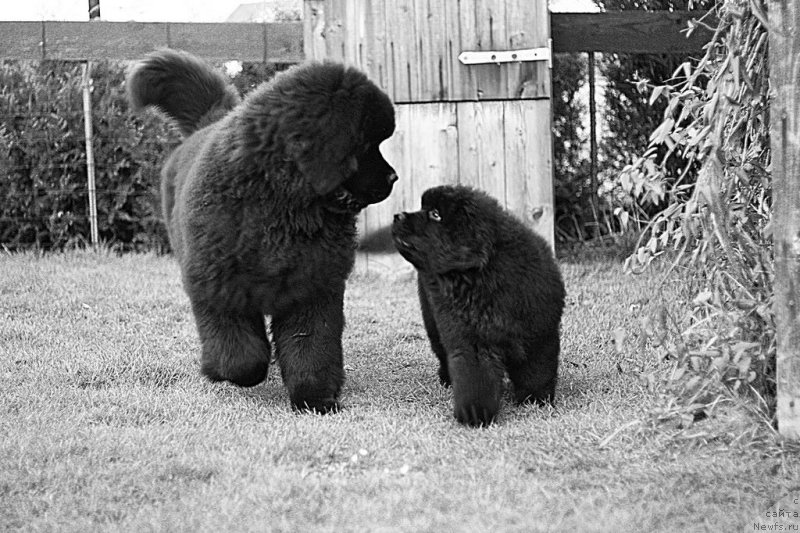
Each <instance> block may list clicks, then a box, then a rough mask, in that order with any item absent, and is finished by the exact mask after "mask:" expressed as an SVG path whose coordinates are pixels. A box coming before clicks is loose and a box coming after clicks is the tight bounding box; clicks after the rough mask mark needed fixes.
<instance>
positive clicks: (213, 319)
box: [192, 303, 271, 387]
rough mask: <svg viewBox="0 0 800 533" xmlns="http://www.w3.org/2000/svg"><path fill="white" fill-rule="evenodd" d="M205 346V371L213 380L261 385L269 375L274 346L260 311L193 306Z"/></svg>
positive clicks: (202, 368) (243, 384) (203, 345)
mask: <svg viewBox="0 0 800 533" xmlns="http://www.w3.org/2000/svg"><path fill="white" fill-rule="evenodd" d="M192 308H193V310H194V315H195V321H196V323H197V331H198V333H199V335H200V342H201V344H202V356H201V357H202V359H201V365H202V366H201V370H202V372H203V374H205V376H206V377H207V378H208V379H210V380H211V381H225V380H227V381H231V382H233V383H235V384H237V385H241V386H242V387H252V386H254V385H258V384H259V383H261V382H262V381H264V378H265V377H266V376H267V371H268V369H269V360H270V354H271V350H270V345H269V341H268V340H267V333H266V328H265V326H264V315H262V314H261V312H260V311H242V310H237V311H232V310H222V311H219V310H216V309H214V308H213V307H211V306H207V305H200V304H194V303H193V305H192Z"/></svg>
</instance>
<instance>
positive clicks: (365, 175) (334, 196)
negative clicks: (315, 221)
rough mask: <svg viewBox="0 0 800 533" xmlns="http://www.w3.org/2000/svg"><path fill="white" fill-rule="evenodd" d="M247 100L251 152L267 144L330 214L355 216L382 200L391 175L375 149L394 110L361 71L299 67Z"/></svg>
mask: <svg viewBox="0 0 800 533" xmlns="http://www.w3.org/2000/svg"><path fill="white" fill-rule="evenodd" d="M251 102H252V104H251V105H252V106H253V107H254V109H255V112H254V113H252V114H251V116H256V117H257V119H256V120H254V121H253V123H252V127H251V131H252V132H253V133H254V135H253V136H251V138H254V139H255V141H251V143H250V144H251V148H253V149H256V150H259V149H260V148H265V146H269V148H268V149H269V150H270V151H272V152H274V151H278V152H280V153H281V154H283V159H284V160H290V161H293V162H294V163H295V165H296V167H297V169H298V170H299V172H300V174H301V175H302V176H303V178H304V179H305V180H306V181H307V184H308V186H309V187H310V189H311V191H312V193H313V194H314V195H316V196H322V197H325V198H328V199H330V203H331V207H332V208H340V209H343V210H348V211H358V210H360V209H362V208H364V207H365V206H367V205H368V204H373V203H377V202H380V201H382V200H384V199H385V198H386V197H387V196H389V193H390V192H391V191H392V186H393V185H394V182H395V181H397V174H396V173H395V170H394V169H393V168H392V167H391V165H389V163H387V162H386V160H385V159H384V158H383V156H382V155H381V152H380V150H379V146H380V144H381V143H382V142H383V141H384V140H386V139H387V138H389V137H390V136H391V135H392V133H393V132H394V127H395V121H394V107H393V105H392V102H391V101H390V100H389V97H388V96H386V94H385V93H384V92H383V91H381V90H380V89H379V88H378V87H377V86H376V85H375V84H374V83H372V82H371V81H370V80H369V79H368V78H367V77H366V75H364V74H363V73H362V72H360V71H359V70H357V69H355V68H351V67H345V66H343V65H341V64H338V63H333V62H325V63H318V62H312V63H307V64H305V65H301V66H299V67H295V68H292V69H289V70H288V71H286V72H284V73H282V74H279V75H278V76H276V78H275V79H274V80H273V81H272V82H271V83H270V84H268V85H267V87H266V88H265V89H264V90H263V91H262V92H261V94H260V95H258V96H255V97H253V98H252V99H251ZM253 144H255V146H253Z"/></svg>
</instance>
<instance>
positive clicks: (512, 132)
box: [503, 100, 555, 246]
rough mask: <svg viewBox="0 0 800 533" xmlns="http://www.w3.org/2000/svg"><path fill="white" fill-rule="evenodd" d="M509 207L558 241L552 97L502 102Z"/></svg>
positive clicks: (532, 226) (527, 222) (543, 234)
mask: <svg viewBox="0 0 800 533" xmlns="http://www.w3.org/2000/svg"><path fill="white" fill-rule="evenodd" d="M503 106H504V112H503V115H504V117H505V120H504V121H503V126H504V128H505V130H504V135H503V136H504V138H505V150H504V153H505V168H506V180H505V182H506V207H508V209H509V210H510V211H511V212H513V213H514V214H515V215H517V216H518V217H519V218H520V219H521V220H522V221H523V222H524V223H525V224H526V225H527V226H528V227H530V228H532V229H533V230H534V231H536V232H537V233H539V234H540V235H542V236H543V237H544V238H545V239H547V242H549V243H550V246H554V245H555V237H554V233H553V228H554V222H555V221H554V213H555V210H554V201H553V154H552V152H553V148H552V139H551V136H550V123H551V110H550V102H549V100H510V101H507V102H503Z"/></svg>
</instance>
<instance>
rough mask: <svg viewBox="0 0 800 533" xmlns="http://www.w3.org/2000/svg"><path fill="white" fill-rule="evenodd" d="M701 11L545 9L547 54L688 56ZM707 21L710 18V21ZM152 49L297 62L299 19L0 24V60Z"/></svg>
mask: <svg viewBox="0 0 800 533" xmlns="http://www.w3.org/2000/svg"><path fill="white" fill-rule="evenodd" d="M704 14H705V12H701V11H676V12H641V11H623V12H608V13H551V14H550V23H551V31H552V38H553V51H554V52H591V51H595V52H641V53H682V54H687V53H692V52H698V51H700V50H701V49H702V47H703V45H704V44H705V43H707V42H708V40H709V38H710V36H711V30H710V29H709V28H708V27H707V26H704V25H702V24H701V25H699V26H698V28H697V30H696V31H694V32H693V33H692V35H691V36H690V37H688V38H687V37H686V35H685V33H683V30H685V29H686V27H687V23H688V22H689V21H690V20H693V19H700V18H702V17H703V16H704ZM712 25H713V23H712ZM160 47H170V48H179V49H181V50H186V51H188V52H191V53H193V54H195V55H198V56H200V57H204V58H206V59H211V60H232V59H237V60H240V61H267V62H274V63H297V62H299V61H302V60H303V59H304V57H305V56H304V52H303V24H302V23H301V22H285V23H265V24H259V23H174V22H169V23H167V22H103V21H93V22H50V21H42V22H0V58H2V59H29V60H42V59H61V60H75V61H86V60H100V59H119V60H129V59H138V58H140V57H142V55H144V54H145V53H147V52H149V51H151V50H153V49H155V48H160Z"/></svg>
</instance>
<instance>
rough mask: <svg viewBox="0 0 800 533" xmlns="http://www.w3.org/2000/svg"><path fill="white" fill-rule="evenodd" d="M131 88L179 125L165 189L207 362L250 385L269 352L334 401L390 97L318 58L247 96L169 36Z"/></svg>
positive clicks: (136, 102)
mask: <svg viewBox="0 0 800 533" xmlns="http://www.w3.org/2000/svg"><path fill="white" fill-rule="evenodd" d="M127 89H128V95H129V98H130V101H131V103H132V104H133V106H134V107H135V108H139V109H140V108H143V107H146V106H153V107H155V108H157V109H159V110H161V111H162V112H163V113H164V114H165V115H166V116H167V117H168V118H169V119H170V120H171V121H172V122H174V123H175V124H176V125H177V126H178V127H179V129H180V130H181V132H182V133H183V135H184V136H185V139H184V141H183V143H182V144H181V145H180V146H179V147H178V148H177V149H176V150H175V151H174V152H173V153H172V155H171V156H170V157H169V159H168V160H167V162H166V164H165V166H164V169H163V171H162V173H161V192H162V203H163V206H164V219H165V221H166V224H167V228H168V229H169V238H170V243H171V244H172V247H173V249H174V251H175V255H176V256H177V258H178V261H179V263H180V267H181V274H182V277H183V286H184V288H185V290H186V293H187V294H188V296H189V299H190V300H191V303H192V311H193V312H194V316H195V323H196V324H197V331H198V334H199V336H200V342H201V344H202V354H201V361H202V371H203V373H204V374H205V375H206V376H207V377H208V378H209V379H211V380H214V381H220V380H228V381H231V382H233V383H236V384H238V385H242V386H252V385H256V384H258V383H260V382H261V381H263V380H264V378H265V377H266V375H267V370H268V367H269V363H270V357H271V354H273V353H274V354H275V357H276V359H277V361H278V365H279V366H280V369H281V375H282V377H283V381H284V383H285V384H286V387H287V389H288V390H289V397H290V400H291V403H292V405H293V406H295V407H297V408H300V409H311V410H315V411H320V412H326V411H330V410H333V409H336V408H337V405H338V403H337V398H338V395H339V391H340V390H341V387H342V383H343V382H344V363H343V354H342V330H343V328H344V312H343V298H344V289H345V280H346V279H347V276H348V274H349V273H350V270H351V269H352V267H353V263H354V261H355V247H356V218H357V216H358V212H359V211H360V210H361V209H363V208H364V207H366V206H367V205H369V204H373V203H377V202H380V201H382V200H383V199H385V198H386V197H387V196H388V195H389V193H390V192H391V190H392V186H393V184H394V182H395V181H396V180H397V175H396V174H395V171H394V169H393V168H392V167H391V166H390V165H389V163H388V162H386V160H384V158H383V156H382V155H381V153H380V150H379V145H380V144H381V142H383V141H384V140H385V139H387V138H388V137H389V136H391V135H392V132H393V131H394V126H395V123H394V107H393V105H392V102H391V100H389V97H388V96H386V94H385V93H384V92H383V91H381V90H380V89H379V88H378V87H377V86H376V85H375V84H374V83H372V82H371V81H370V80H369V79H368V78H367V76H366V75H365V74H363V73H362V72H360V71H358V70H356V69H354V68H352V67H346V66H344V65H341V64H338V63H330V62H325V63H316V62H310V63H305V64H303V65H300V66H297V67H294V68H291V69H289V70H287V71H286V72H283V73H281V74H279V75H277V76H275V78H274V79H273V80H271V81H269V82H266V83H264V84H262V85H261V86H260V87H259V88H257V89H255V90H254V91H252V92H251V93H250V94H249V95H248V96H247V98H245V99H244V100H242V101H240V98H239V96H238V94H237V93H236V91H235V90H234V88H233V86H232V85H231V84H230V83H229V81H228V80H227V78H225V76H223V75H222V74H220V73H219V72H217V71H215V70H214V69H212V68H211V67H210V66H209V65H207V64H206V63H204V62H203V61H201V60H200V59H198V58H196V57H194V56H192V55H189V54H186V53H181V52H178V51H174V50H160V51H157V52H153V53H152V54H149V55H148V56H147V57H146V58H145V59H144V60H142V61H140V62H139V63H137V64H136V65H135V66H134V67H133V69H132V70H131V72H130V74H129V75H128V79H127ZM264 315H270V316H271V318H272V322H271V333H272V337H271V338H268V336H267V331H266V328H265V323H264Z"/></svg>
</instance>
